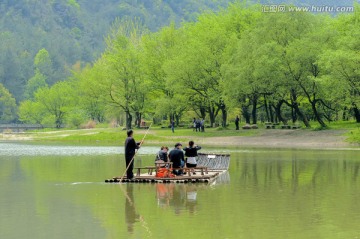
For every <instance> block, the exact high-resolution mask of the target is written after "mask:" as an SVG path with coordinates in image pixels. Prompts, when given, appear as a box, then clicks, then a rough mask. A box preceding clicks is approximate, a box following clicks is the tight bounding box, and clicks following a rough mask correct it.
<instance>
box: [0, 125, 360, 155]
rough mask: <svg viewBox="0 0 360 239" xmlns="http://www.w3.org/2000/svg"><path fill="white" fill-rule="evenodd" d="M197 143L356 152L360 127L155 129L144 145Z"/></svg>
mask: <svg viewBox="0 0 360 239" xmlns="http://www.w3.org/2000/svg"><path fill="white" fill-rule="evenodd" d="M134 130H135V135H134V136H135V139H136V140H137V141H140V140H141V139H142V138H143V137H144V135H145V133H146V130H145V129H136V128H135V129H134ZM125 138H126V131H125V130H123V129H122V128H121V127H119V128H106V127H103V128H93V129H60V130H59V129H43V130H34V131H27V132H22V133H12V132H7V133H2V134H0V141H30V142H36V143H58V144H74V143H76V144H79V145H114V146H122V145H123V142H124V140H125ZM189 140H194V141H195V142H196V143H197V144H199V145H202V146H207V147H227V148H228V147H230V148H234V147H236V148H238V147H240V148H252V147H254V148H277V149H279V148H305V149H306V148H309V149H317V148H319V149H332V148H334V149H345V148H346V149H348V148H350V149H351V148H353V149H356V148H357V147H358V146H359V145H360V124H357V123H355V122H353V123H350V122H337V123H333V124H332V125H331V127H329V128H328V129H326V130H317V128H313V129H306V128H301V129H295V130H293V129H265V126H263V125H259V129H251V130H243V129H240V130H235V129H233V128H232V127H230V128H207V129H205V132H195V131H193V129H189V128H176V129H175V133H172V132H171V130H170V129H167V128H165V129H164V128H160V127H152V128H151V129H150V130H149V132H148V134H147V136H146V138H145V143H144V145H147V146H159V147H160V146H161V145H167V146H169V147H172V145H173V144H175V143H176V142H181V143H183V144H187V142H188V141H189Z"/></svg>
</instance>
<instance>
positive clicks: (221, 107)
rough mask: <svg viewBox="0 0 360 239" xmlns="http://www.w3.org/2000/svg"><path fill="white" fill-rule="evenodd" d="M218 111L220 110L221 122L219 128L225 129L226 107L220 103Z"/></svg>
mask: <svg viewBox="0 0 360 239" xmlns="http://www.w3.org/2000/svg"><path fill="white" fill-rule="evenodd" d="M218 107H219V108H218V109H220V110H221V114H222V121H221V126H222V127H223V128H225V127H226V120H227V110H226V105H225V104H224V102H223V101H221V102H220V104H218Z"/></svg>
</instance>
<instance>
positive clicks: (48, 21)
mask: <svg viewBox="0 0 360 239" xmlns="http://www.w3.org/2000/svg"><path fill="white" fill-rule="evenodd" d="M228 2H229V0H219V1H216V2H208V1H205V0H202V1H194V0H186V1H180V2H172V1H170V2H169V1H147V0H141V1H132V0H121V1H102V0H93V1H87V0H52V1H38V0H27V1H1V3H0V52H1V53H2V54H1V55H0V83H1V84H3V85H4V86H5V87H6V88H7V89H9V91H10V92H11V93H12V95H13V96H14V97H15V98H16V100H17V101H21V100H22V99H24V95H23V93H24V90H25V88H24V86H25V85H24V82H27V81H28V80H29V79H30V78H31V77H33V76H34V75H35V73H34V65H33V59H34V58H35V59H36V61H35V68H39V69H40V72H41V73H42V74H43V75H45V76H46V80H47V83H48V84H49V85H53V84H54V83H56V82H57V81H59V80H62V79H65V78H66V77H68V76H70V75H71V71H70V69H71V67H72V66H73V65H74V64H75V63H77V62H81V63H90V62H94V61H95V60H96V59H97V58H98V57H99V56H100V54H101V52H102V51H103V50H104V49H105V43H104V35H106V34H108V32H109V30H110V28H111V24H112V23H113V22H114V21H115V19H116V18H124V19H135V18H137V19H140V21H141V22H142V23H143V24H144V25H146V26H147V28H149V29H151V30H153V31H155V30H157V29H159V28H161V27H162V26H164V25H166V24H169V23H170V22H172V21H174V22H176V24H180V23H181V22H182V21H183V20H187V21H188V20H195V19H196V16H197V15H198V13H199V12H200V11H202V10H205V9H217V8H219V7H220V6H225V5H226V4H227V3H228ZM44 63H45V65H44ZM37 64H40V65H37ZM44 68H45V69H44Z"/></svg>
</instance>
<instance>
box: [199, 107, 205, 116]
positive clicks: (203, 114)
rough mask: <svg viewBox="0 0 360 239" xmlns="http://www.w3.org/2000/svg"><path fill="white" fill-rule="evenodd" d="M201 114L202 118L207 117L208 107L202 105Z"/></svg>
mask: <svg viewBox="0 0 360 239" xmlns="http://www.w3.org/2000/svg"><path fill="white" fill-rule="evenodd" d="M200 115H201V118H202V119H205V117H206V108H205V107H200Z"/></svg>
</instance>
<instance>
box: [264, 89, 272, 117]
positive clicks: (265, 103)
mask: <svg viewBox="0 0 360 239" xmlns="http://www.w3.org/2000/svg"><path fill="white" fill-rule="evenodd" d="M264 107H265V113H266V121H267V122H271V119H270V114H269V108H268V103H267V100H266V95H265V94H264Z"/></svg>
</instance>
